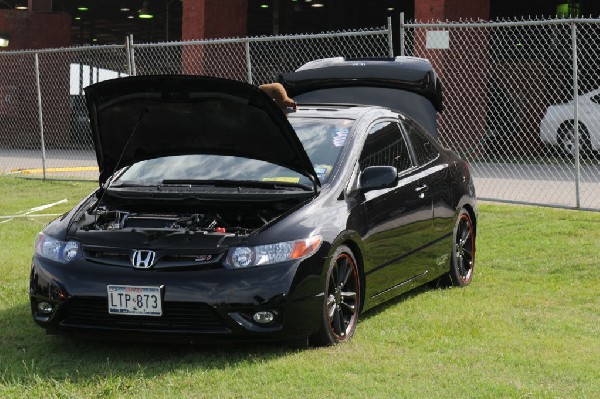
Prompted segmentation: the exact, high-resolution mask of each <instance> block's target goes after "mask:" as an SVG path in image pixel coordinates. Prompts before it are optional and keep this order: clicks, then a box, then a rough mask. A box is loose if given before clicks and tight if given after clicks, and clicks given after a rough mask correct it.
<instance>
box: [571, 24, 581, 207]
mask: <svg viewBox="0 0 600 399" xmlns="http://www.w3.org/2000/svg"><path fill="white" fill-rule="evenodd" d="M571 45H572V46H571V47H572V51H573V103H574V107H573V135H574V136H575V137H574V139H575V143H574V145H575V154H574V155H575V206H576V207H577V208H580V207H581V193H580V183H581V165H580V162H579V161H580V159H579V150H580V148H579V142H580V140H579V105H578V102H579V80H578V79H579V77H578V71H577V66H578V63H577V24H576V22H571Z"/></svg>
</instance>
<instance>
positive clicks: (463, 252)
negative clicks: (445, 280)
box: [448, 209, 475, 287]
mask: <svg viewBox="0 0 600 399" xmlns="http://www.w3.org/2000/svg"><path fill="white" fill-rule="evenodd" d="M474 267H475V229H474V227H473V221H472V220H471V215H470V214H469V212H468V211H467V210H466V209H462V210H461V211H460V214H459V215H458V219H457V220H456V225H455V226H454V234H453V240H452V254H451V263H450V272H449V273H448V277H449V280H450V283H451V285H454V286H459V287H464V286H465V285H468V284H469V283H470V282H471V280H472V279H473V268H474Z"/></svg>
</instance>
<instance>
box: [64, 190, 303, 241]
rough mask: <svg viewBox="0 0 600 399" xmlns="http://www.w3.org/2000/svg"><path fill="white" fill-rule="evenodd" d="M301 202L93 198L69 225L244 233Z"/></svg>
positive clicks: (96, 228) (88, 228) (97, 228)
mask: <svg viewBox="0 0 600 399" xmlns="http://www.w3.org/2000/svg"><path fill="white" fill-rule="evenodd" d="M300 202H301V201H298V199H295V200H283V201H281V200H279V201H261V202H260V203H256V202H240V201H236V202H223V201H220V202H218V203H215V202H210V203H202V202H190V203H185V204H181V203H174V202H170V201H159V200H154V201H153V200H145V201H140V200H117V201H115V200H108V201H107V200H106V199H104V200H103V199H97V200H96V201H95V202H93V203H90V204H89V206H88V207H87V208H86V209H85V211H83V212H81V214H80V216H79V217H78V218H76V220H77V221H76V222H75V223H73V224H72V228H73V229H74V230H75V231H82V232H88V231H89V232H93V231H105V232H110V231H137V232H144V231H147V232H150V231H152V232H161V233H162V234H161V235H163V234H168V233H170V232H192V233H205V234H208V233H211V234H226V235H236V236H245V235H248V234H251V233H252V232H253V231H255V230H257V229H260V228H263V227H265V226H267V225H268V224H269V223H271V222H272V221H274V220H276V219H277V218H279V217H280V216H281V215H283V214H285V213H286V212H288V211H290V210H291V209H292V208H295V207H296V206H298V205H299V203H300Z"/></svg>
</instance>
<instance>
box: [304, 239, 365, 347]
mask: <svg viewBox="0 0 600 399" xmlns="http://www.w3.org/2000/svg"><path fill="white" fill-rule="evenodd" d="M358 273H359V272H358V267H357V265H356V259H355V258H354V255H353V254H352V251H351V250H350V248H348V247H347V246H345V245H342V246H340V247H339V248H337V249H336V251H335V252H334V254H333V256H332V257H331V261H330V263H329V268H328V270H327V276H326V279H325V298H324V300H323V308H322V316H321V317H322V318H321V330H320V331H319V332H318V333H317V334H315V335H314V336H313V337H312V342H313V343H314V344H316V345H335V344H338V343H340V342H344V341H348V340H349V339H350V338H351V337H352V335H354V331H355V330H356V324H357V322H358V310H359V308H360V278H359V274H358Z"/></svg>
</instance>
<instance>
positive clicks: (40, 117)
mask: <svg viewBox="0 0 600 399" xmlns="http://www.w3.org/2000/svg"><path fill="white" fill-rule="evenodd" d="M34 59H35V86H36V90H37V103H38V121H39V124H40V142H41V149H42V173H43V179H44V180H46V144H45V142H44V117H43V114H42V87H41V85H40V60H39V56H38V53H35V54H34Z"/></svg>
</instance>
